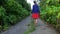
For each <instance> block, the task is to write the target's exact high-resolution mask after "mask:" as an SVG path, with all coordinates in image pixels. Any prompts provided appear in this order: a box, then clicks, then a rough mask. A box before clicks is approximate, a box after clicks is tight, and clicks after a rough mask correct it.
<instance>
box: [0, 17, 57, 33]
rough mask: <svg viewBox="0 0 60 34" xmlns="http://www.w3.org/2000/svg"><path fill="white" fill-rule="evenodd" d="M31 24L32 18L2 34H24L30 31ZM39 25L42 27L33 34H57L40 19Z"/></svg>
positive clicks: (37, 28)
mask: <svg viewBox="0 0 60 34" xmlns="http://www.w3.org/2000/svg"><path fill="white" fill-rule="evenodd" d="M29 23H31V16H29V17H27V18H26V19H24V20H22V21H21V22H19V23H18V24H16V25H15V26H12V27H11V28H9V29H8V30H7V31H6V32H4V33H1V34H24V32H25V31H26V30H27V29H28V27H27V24H29ZM38 25H40V26H38V27H36V30H35V31H34V32H32V33H31V34H56V31H55V30H54V29H52V28H50V27H46V26H47V25H46V24H44V23H43V21H41V20H40V19H38Z"/></svg>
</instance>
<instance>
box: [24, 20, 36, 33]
mask: <svg viewBox="0 0 60 34" xmlns="http://www.w3.org/2000/svg"><path fill="white" fill-rule="evenodd" d="M27 26H28V30H27V31H25V33H24V34H30V33H31V32H33V31H35V30H36V29H35V26H34V22H33V21H32V22H31V23H30V24H28V25H27Z"/></svg>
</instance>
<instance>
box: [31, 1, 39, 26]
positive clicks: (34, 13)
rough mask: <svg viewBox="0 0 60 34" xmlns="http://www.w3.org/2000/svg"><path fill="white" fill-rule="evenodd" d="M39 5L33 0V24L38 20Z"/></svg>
mask: <svg viewBox="0 0 60 34" xmlns="http://www.w3.org/2000/svg"><path fill="white" fill-rule="evenodd" d="M39 13H40V11H39V6H38V4H37V3H36V1H34V5H33V8H32V18H33V20H34V25H35V26H37V21H38V18H39Z"/></svg>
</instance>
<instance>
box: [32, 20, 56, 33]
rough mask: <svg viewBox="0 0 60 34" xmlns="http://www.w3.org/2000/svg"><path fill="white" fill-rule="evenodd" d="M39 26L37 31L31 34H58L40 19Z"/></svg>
mask: <svg viewBox="0 0 60 34" xmlns="http://www.w3.org/2000/svg"><path fill="white" fill-rule="evenodd" d="M38 25H40V26H38V27H36V30H35V31H34V32H32V33H31V34H57V32H56V31H55V30H54V29H53V28H51V27H48V25H47V24H45V23H44V22H43V21H41V20H40V19H38Z"/></svg>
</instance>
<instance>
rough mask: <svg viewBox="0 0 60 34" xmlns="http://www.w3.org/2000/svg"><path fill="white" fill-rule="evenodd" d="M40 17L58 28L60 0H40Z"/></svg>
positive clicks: (59, 23) (59, 26)
mask: <svg viewBox="0 0 60 34" xmlns="http://www.w3.org/2000/svg"><path fill="white" fill-rule="evenodd" d="M40 7H41V19H43V20H45V21H46V22H47V23H49V24H52V25H53V26H54V27H55V28H56V29H57V30H60V0H41V2H40Z"/></svg>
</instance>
